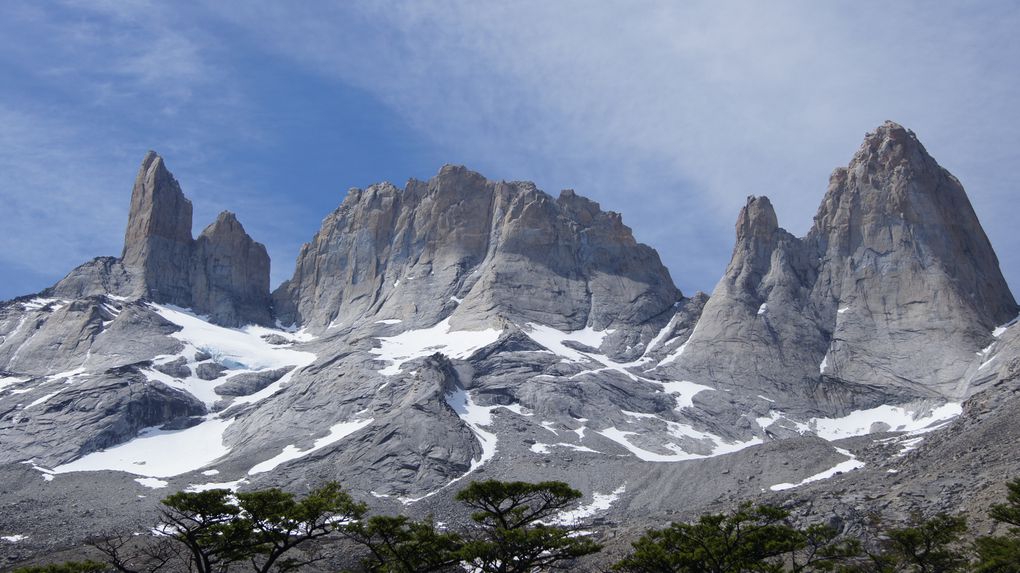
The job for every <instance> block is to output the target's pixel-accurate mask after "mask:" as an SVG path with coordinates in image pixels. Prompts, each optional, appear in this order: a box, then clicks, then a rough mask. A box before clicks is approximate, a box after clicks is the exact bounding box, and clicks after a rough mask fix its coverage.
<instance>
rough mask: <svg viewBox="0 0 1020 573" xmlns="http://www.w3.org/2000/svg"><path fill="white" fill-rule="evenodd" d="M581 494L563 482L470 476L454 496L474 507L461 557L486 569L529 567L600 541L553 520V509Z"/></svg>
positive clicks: (566, 558)
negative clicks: (473, 529)
mask: <svg viewBox="0 0 1020 573" xmlns="http://www.w3.org/2000/svg"><path fill="white" fill-rule="evenodd" d="M580 498H581V492H579V491H577V490H575V489H572V488H571V487H570V486H568V485H567V484H565V483H563V482H557V481H549V482H541V483H527V482H519V481H518V482H501V481H495V480H489V481H483V482H472V483H471V485H469V486H468V487H466V488H464V489H463V490H461V491H459V492H458V493H457V497H456V499H457V500H459V501H461V502H462V503H464V504H465V505H467V506H468V507H469V508H471V509H472V510H474V513H472V515H471V518H472V519H473V520H474V521H475V523H477V524H478V527H477V531H476V535H473V536H472V538H471V539H470V540H469V541H467V542H466V543H465V544H464V547H463V549H462V550H461V555H462V556H463V558H464V560H465V561H467V562H468V563H469V564H470V565H472V566H473V567H475V568H476V569H478V570H481V571H483V572H485V573H531V572H533V571H541V570H543V569H546V568H551V567H560V566H563V565H564V564H565V563H568V562H570V561H572V560H574V559H577V558H578V557H581V556H584V555H589V554H592V553H596V552H598V551H600V550H601V549H602V546H601V545H599V544H598V543H595V542H594V541H592V540H591V539H588V538H586V537H584V536H580V535H577V533H578V528H577V527H576V526H566V525H557V524H555V523H554V521H555V517H556V515H557V514H558V513H559V512H561V511H563V510H564V509H566V508H568V507H570V506H572V505H573V504H574V503H576V502H577V500H578V499H580Z"/></svg>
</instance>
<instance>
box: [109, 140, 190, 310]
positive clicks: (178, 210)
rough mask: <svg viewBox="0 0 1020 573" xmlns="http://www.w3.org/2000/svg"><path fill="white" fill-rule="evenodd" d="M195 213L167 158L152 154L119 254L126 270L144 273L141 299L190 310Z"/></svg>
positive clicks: (134, 196) (136, 192)
mask: <svg viewBox="0 0 1020 573" xmlns="http://www.w3.org/2000/svg"><path fill="white" fill-rule="evenodd" d="M191 212H192V209H191V201H189V200H188V199H187V198H186V197H184V192H183V191H181V186H180V184H178V183H177V180H176V179H174V176H173V175H171V174H170V172H169V171H167V169H166V166H165V165H164V164H163V158H162V157H160V156H158V155H156V153H155V152H153V151H150V152H149V153H148V154H146V156H145V159H144V160H142V166H141V168H140V169H139V170H138V177H137V178H136V179H135V186H134V189H132V191H131V210H130V212H129V215H128V226H127V232H126V233H125V235H124V253H123V255H121V261H122V262H123V264H124V266H125V267H126V268H128V269H129V270H132V271H134V272H137V273H138V274H139V275H141V281H140V282H139V287H140V289H141V292H138V293H137V294H138V295H140V296H144V297H146V298H149V299H152V300H155V301H159V302H167V303H170V304H176V305H179V306H185V307H186V306H191V299H192V297H191V267H192V252H193V250H194V245H193V241H192V239H191Z"/></svg>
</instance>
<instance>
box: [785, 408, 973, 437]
mask: <svg viewBox="0 0 1020 573" xmlns="http://www.w3.org/2000/svg"><path fill="white" fill-rule="evenodd" d="M961 413H963V407H962V405H961V404H959V403H957V402H947V403H945V404H943V405H941V406H939V407H938V408H934V409H932V410H930V411H927V412H924V413H922V411H912V410H908V409H906V408H903V407H900V406H888V405H887V406H878V407H875V408H870V409H867V410H857V411H855V412H851V413H850V414H847V415H846V416H843V417H841V418H812V419H811V420H809V421H808V422H807V423H797V429H798V431H799V432H800V433H802V434H803V433H807V432H811V433H814V434H815V435H816V436H818V437H819V438H822V439H825V440H829V441H833V440H839V439H842V438H850V437H853V436H863V435H865V434H870V433H873V432H875V431H879V430H873V429H872V428H873V427H875V426H877V425H881V424H884V425H885V426H888V429H887V430H885V429H883V430H881V431H889V432H910V431H917V430H924V429H927V428H929V427H930V426H934V425H936V424H940V423H945V422H947V421H949V420H951V419H953V418H955V417H957V416H959V415H960V414H961ZM879 427H880V426H879Z"/></svg>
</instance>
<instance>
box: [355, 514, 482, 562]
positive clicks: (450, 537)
mask: <svg viewBox="0 0 1020 573" xmlns="http://www.w3.org/2000/svg"><path fill="white" fill-rule="evenodd" d="M345 533H346V535H347V536H348V537H349V538H350V539H351V540H353V541H355V542H356V543H359V544H361V545H363V546H365V547H366V548H367V549H368V550H369V553H370V556H369V557H368V558H366V559H365V560H364V561H363V567H364V568H365V570H367V571H371V572H372V573H439V572H445V571H462V568H461V567H460V563H461V555H460V551H461V549H462V547H463V541H462V539H461V536H460V535H458V534H456V533H445V532H441V531H439V530H437V529H436V525H435V523H434V522H433V521H432V519H431V518H428V519H425V520H423V521H411V520H410V519H408V518H407V517H405V516H396V517H391V516H383V515H377V516H373V517H371V518H369V519H368V520H365V521H360V522H356V523H352V524H350V525H348V526H347V527H346V528H345Z"/></svg>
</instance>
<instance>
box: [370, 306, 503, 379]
mask: <svg viewBox="0 0 1020 573" xmlns="http://www.w3.org/2000/svg"><path fill="white" fill-rule="evenodd" d="M450 328H451V327H450V319H449V318H446V319H444V320H443V321H442V322H440V323H438V324H436V325H435V326H432V327H430V328H423V329H420V330H408V331H406V332H402V333H400V334H398V335H396V336H388V337H381V338H377V340H378V341H379V342H380V343H381V345H380V347H379V348H373V349H372V350H371V352H372V354H376V355H378V356H379V358H378V360H382V361H385V362H389V363H390V364H389V366H386V367H385V368H382V369H380V370H379V371H378V372H379V373H380V374H383V375H385V376H393V375H394V374H397V373H398V372H400V368H401V366H403V365H404V363H405V362H407V361H409V360H413V359H415V358H422V357H425V356H430V355H432V354H434V353H436V352H442V353H443V354H445V355H447V356H449V357H450V358H459V359H463V358H467V357H468V356H470V355H471V353H473V352H474V351H476V350H478V349H479V348H484V347H486V346H488V345H490V344H492V343H494V342H496V341H497V340H499V337H500V335H501V334H503V331H502V330H496V329H492V328H490V329H486V330H477V331H471V330H458V331H451V330H450Z"/></svg>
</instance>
